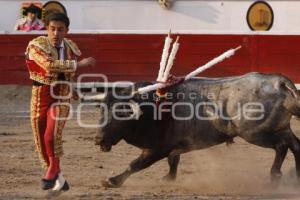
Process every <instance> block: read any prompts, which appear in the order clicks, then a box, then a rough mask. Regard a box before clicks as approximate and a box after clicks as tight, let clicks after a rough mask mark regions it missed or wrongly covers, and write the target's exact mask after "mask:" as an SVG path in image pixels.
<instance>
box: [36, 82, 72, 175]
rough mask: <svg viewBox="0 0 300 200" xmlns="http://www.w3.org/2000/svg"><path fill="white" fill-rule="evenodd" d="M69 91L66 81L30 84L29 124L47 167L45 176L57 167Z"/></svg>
mask: <svg viewBox="0 0 300 200" xmlns="http://www.w3.org/2000/svg"><path fill="white" fill-rule="evenodd" d="M51 87H53V88H52V89H51ZM51 90H52V91H53V92H51ZM69 91H70V88H69V87H68V85H65V84H64V85H62V84H57V85H56V86H49V85H41V86H33V87H32V97H31V126H32V131H33V136H34V140H35V145H36V150H37V152H38V154H39V158H40V160H41V161H42V164H43V166H44V167H46V168H47V169H48V172H47V173H48V176H49V177H52V178H53V176H55V175H56V174H57V173H59V171H60V168H59V157H60V156H61V155H62V154H63V144H62V130H63V127H64V125H65V122H66V119H67V117H68V115H69V110H70V107H69V104H68V103H69V102H70V100H69V98H68V97H67V96H68V94H69ZM50 168H51V170H50V172H49V169H50ZM49 173H50V174H49ZM46 176H47V175H46Z"/></svg>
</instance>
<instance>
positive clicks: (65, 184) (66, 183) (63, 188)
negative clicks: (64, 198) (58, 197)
mask: <svg viewBox="0 0 300 200" xmlns="http://www.w3.org/2000/svg"><path fill="white" fill-rule="evenodd" d="M69 189H70V186H69V184H68V182H67V180H66V181H65V183H64V186H63V187H62V188H61V190H62V191H68V190H69Z"/></svg>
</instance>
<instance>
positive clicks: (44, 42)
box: [25, 36, 51, 55]
mask: <svg viewBox="0 0 300 200" xmlns="http://www.w3.org/2000/svg"><path fill="white" fill-rule="evenodd" d="M31 46H36V47H38V48H39V49H41V50H42V51H43V52H45V53H47V54H50V52H51V46H50V43H49V40H48V39H47V37H46V36H39V37H37V38H34V39H33V40H31V41H30V42H29V44H28V46H27V48H26V52H25V55H27V54H28V53H29V48H30V47H31Z"/></svg>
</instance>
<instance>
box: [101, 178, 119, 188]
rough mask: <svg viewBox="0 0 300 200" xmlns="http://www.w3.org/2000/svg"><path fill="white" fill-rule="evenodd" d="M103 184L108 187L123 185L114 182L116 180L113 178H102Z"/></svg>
mask: <svg viewBox="0 0 300 200" xmlns="http://www.w3.org/2000/svg"><path fill="white" fill-rule="evenodd" d="M101 184H102V186H103V187H106V188H118V187H120V186H121V185H120V184H117V183H114V181H112V180H111V179H106V180H102V181H101Z"/></svg>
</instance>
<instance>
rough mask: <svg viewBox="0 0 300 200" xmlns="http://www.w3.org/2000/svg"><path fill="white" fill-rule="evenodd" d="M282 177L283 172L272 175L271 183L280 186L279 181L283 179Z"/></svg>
mask: <svg viewBox="0 0 300 200" xmlns="http://www.w3.org/2000/svg"><path fill="white" fill-rule="evenodd" d="M281 177H282V173H281V172H273V173H272V174H271V181H272V183H273V184H275V185H276V184H278V182H279V180H280V179H281Z"/></svg>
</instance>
